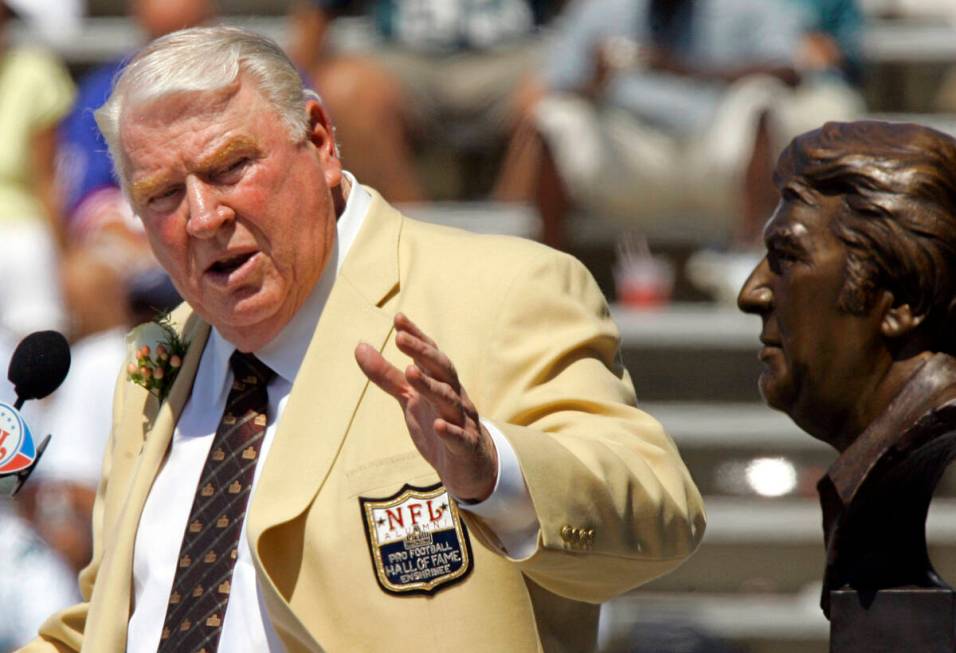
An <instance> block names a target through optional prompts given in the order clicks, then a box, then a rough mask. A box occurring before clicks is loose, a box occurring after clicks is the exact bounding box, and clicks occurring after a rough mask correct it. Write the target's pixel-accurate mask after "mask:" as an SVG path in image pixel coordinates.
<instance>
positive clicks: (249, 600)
mask: <svg viewBox="0 0 956 653" xmlns="http://www.w3.org/2000/svg"><path fill="white" fill-rule="evenodd" d="M98 120H99V123H100V126H101V128H102V130H103V133H104V135H105V136H106V138H107V141H108V142H109V144H110V147H111V151H112V153H113V156H114V158H115V161H116V165H117V168H118V171H119V175H120V178H121V179H122V182H123V185H124V190H125V191H126V192H127V194H128V196H129V197H130V200H131V203H132V205H133V206H134V207H135V209H136V213H137V214H138V215H139V216H140V218H141V219H142V221H143V224H144V226H145V229H146V232H147V234H148V236H149V240H150V243H151V245H152V248H153V251H154V252H155V254H156V257H157V258H158V260H159V261H160V262H161V263H162V265H163V266H164V267H165V268H166V269H167V270H168V271H169V273H170V275H171V277H172V279H173V280H174V282H175V284H176V287H177V288H178V289H179V291H180V292H181V294H182V295H183V297H184V298H185V299H186V300H187V305H184V306H183V307H182V308H181V309H180V310H179V311H177V312H176V313H175V314H174V315H173V318H172V319H173V323H174V327H171V328H174V329H175V332H170V331H161V332H160V333H161V334H162V333H165V334H166V335H165V337H161V338H160V340H162V341H163V347H162V348H159V347H152V348H151V349H147V347H151V344H150V342H149V341H148V340H147V341H146V342H145V345H144V346H139V344H140V343H141V342H143V340H142V339H141V340H139V341H138V342H137V343H136V345H134V348H135V350H136V351H135V354H134V355H135V357H136V359H137V363H134V364H133V365H132V367H131V369H130V374H129V378H127V377H126V376H125V375H124V377H123V378H122V379H121V380H120V381H119V383H118V387H117V392H116V408H115V420H114V432H113V436H112V441H111V444H110V447H109V453H108V459H107V461H106V462H105V465H104V477H103V482H102V483H101V485H100V491H99V495H98V498H97V507H96V510H95V513H94V514H95V525H94V529H95V533H96V538H95V541H96V544H95V554H94V558H93V561H92V563H91V564H90V566H89V567H88V568H87V569H85V570H84V572H83V573H82V574H81V588H82V590H83V592H84V596H85V598H86V603H83V604H81V605H78V606H75V607H73V608H71V609H69V610H67V611H65V612H63V613H61V614H59V615H57V616H56V617H54V618H53V619H51V620H50V621H48V622H47V623H46V624H45V626H44V628H43V629H42V630H41V634H40V638H39V639H38V640H36V641H35V642H34V643H32V644H31V645H30V646H29V647H28V650H37V651H44V650H45V651H53V650H58V651H62V650H76V649H79V648H81V647H82V648H83V650H87V651H119V650H130V651H141V650H143V651H145V650H156V648H157V646H158V647H159V650H161V651H200V650H205V651H214V650H217V648H218V649H220V650H224V651H265V650H273V651H279V650H288V651H350V652H351V651H420V650H422V648H424V647H431V648H436V649H441V650H460V651H466V650H482V651H540V650H544V651H559V650H562V651H563V650H568V651H585V650H591V649H592V648H593V647H594V639H595V637H594V636H595V629H596V622H597V616H598V605H597V604H598V603H599V602H601V601H604V600H606V599H608V598H609V597H611V596H614V595H615V594H618V593H620V592H623V591H625V590H627V589H630V588H632V587H635V586H636V585H638V584H640V583H642V582H644V581H646V580H649V579H651V578H653V577H655V576H657V575H660V574H662V573H665V572H667V571H668V570H670V569H673V568H674V567H675V566H677V565H678V564H680V562H681V561H682V560H683V559H685V558H686V557H687V556H688V555H689V554H690V553H691V552H692V551H693V549H694V547H695V546H696V544H697V543H698V542H699V540H700V537H701V535H702V532H703V527H704V521H703V513H702V509H701V502H700V496H699V494H698V492H697V490H696V488H695V487H694V484H693V482H692V481H691V479H690V477H689V475H688V473H687V470H686V468H685V467H684V465H683V463H682V462H681V461H680V458H679V456H678V454H677V451H676V449H675V447H674V445H673V443H672V442H671V441H670V439H669V438H668V437H667V436H666V435H665V434H664V432H663V431H662V430H661V428H660V426H659V424H657V423H656V422H655V421H654V420H653V419H652V418H650V417H649V416H647V415H645V414H644V413H642V412H640V411H638V410H637V409H636V408H635V407H634V402H635V399H634V394H633V390H632V387H631V383H630V380H629V378H628V376H627V373H626V371H625V370H624V369H623V368H622V367H621V363H620V358H619V356H618V351H617V344H618V340H617V334H616V330H615V328H614V326H613V324H612V323H611V322H610V320H609V319H608V314H607V308H606V306H605V303H604V300H603V298H602V297H601V295H600V293H599V292H598V290H597V288H596V286H595V284H594V282H593V280H592V279H591V277H590V275H588V273H587V272H586V271H585V270H584V269H583V267H582V266H581V265H580V264H579V263H577V262H576V261H574V260H573V259H571V258H568V257H566V256H564V255H561V254H558V253H556V252H553V251H551V250H548V249H545V248H543V247H541V246H538V245H535V244H533V243H528V242H525V241H520V240H513V239H507V238H497V237H479V236H473V235H466V234H463V233H459V232H456V231H453V230H448V229H443V228H439V227H434V226H429V225H424V224H420V223H416V222H414V221H411V220H408V219H406V218H404V217H403V216H401V215H400V214H398V213H397V212H396V211H394V210H393V209H392V208H390V207H389V206H388V205H387V204H386V203H385V202H384V201H383V200H382V199H381V198H380V197H379V196H378V195H377V194H376V193H375V192H374V191H372V190H371V189H368V188H366V187H363V186H361V185H360V184H359V183H357V182H356V180H355V179H354V178H353V177H352V176H351V175H350V174H349V173H347V172H345V171H343V169H342V166H341V163H340V161H339V159H338V155H337V152H336V147H335V140H334V135H333V131H332V127H331V125H330V124H329V121H328V118H327V117H326V114H325V112H324V110H323V108H322V106H321V105H320V103H319V102H318V101H317V99H316V98H315V97H314V96H313V95H311V94H310V93H308V92H305V91H303V89H302V86H301V83H300V80H299V77H298V75H297V74H296V71H295V69H294V68H293V67H292V66H291V65H290V64H289V62H288V60H287V59H286V58H285V56H284V55H283V54H282V53H281V52H280V51H279V50H278V48H277V47H276V46H275V45H274V44H273V43H271V42H270V41H268V40H266V39H263V38H261V37H258V36H256V35H253V34H250V33H248V32H244V31H241V30H236V29H230V28H205V29H204V28H197V29H191V30H185V31H182V32H177V33H174V34H171V35H169V36H167V37H164V38H162V39H160V40H158V41H156V42H154V43H152V44H151V45H149V46H147V48H145V49H144V50H143V51H142V52H141V53H140V54H139V55H137V57H136V58H135V59H134V60H133V61H132V62H131V63H130V65H129V66H128V67H127V68H126V70H125V71H124V73H123V75H122V76H121V77H120V78H119V80H118V81H117V84H116V88H115V89H114V92H113V94H112V96H111V98H110V100H109V101H108V103H107V104H106V105H105V106H104V107H103V108H102V109H101V110H100V111H99V115H98ZM406 315H408V316H414V319H415V322H412V320H411V319H410V318H409V317H406ZM426 334H427V335H426ZM360 343H361V344H360ZM439 343H440V344H439ZM150 352H155V353H156V355H155V358H152V357H151V356H152V355H151V353H150ZM180 354H181V359H180ZM251 354H254V356H253V355H251ZM137 364H139V367H137ZM230 366H231V367H232V371H230ZM157 373H158V374H157ZM177 373H178V374H177ZM173 374H177V375H176V377H175V381H173V382H172V383H171V384H170V383H169V377H170V376H171V375H173ZM369 379H371V380H372V381H373V382H374V383H369ZM134 381H138V382H139V383H142V384H143V385H145V386H146V387H145V388H144V387H140V385H139V384H138V383H136V382H134ZM147 388H149V390H147ZM466 388H467V393H466ZM396 400H397V401H396ZM253 490H254V491H253ZM250 495H252V496H251V499H250ZM247 502H248V510H247V509H246V505H247Z"/></svg>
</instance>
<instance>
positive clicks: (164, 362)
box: [126, 313, 189, 401]
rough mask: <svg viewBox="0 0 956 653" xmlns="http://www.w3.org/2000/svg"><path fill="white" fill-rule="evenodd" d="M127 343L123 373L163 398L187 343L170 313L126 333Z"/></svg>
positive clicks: (183, 354)
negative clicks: (125, 363) (127, 355)
mask: <svg viewBox="0 0 956 653" xmlns="http://www.w3.org/2000/svg"><path fill="white" fill-rule="evenodd" d="M126 345H127V351H128V352H129V354H130V358H131V359H132V360H131V361H130V363H129V365H127V367H126V376H127V377H128V378H129V380H130V381H132V382H133V383H135V384H137V385H141V386H143V387H144V388H146V389H147V390H149V391H150V392H151V393H152V394H153V395H155V396H156V397H158V398H159V400H160V401H162V400H163V399H165V398H166V395H167V394H168V393H169V388H170V387H172V385H173V381H175V380H176V375H177V374H178V373H179V368H180V367H182V364H183V357H184V356H185V355H186V348H187V347H188V346H189V343H187V342H184V341H183V339H182V338H180V337H179V334H178V333H176V329H175V328H173V325H172V322H171V321H170V318H169V313H163V314H161V315H160V316H159V317H157V318H156V319H155V320H154V321H152V322H147V323H146V324H142V325H140V326H138V327H136V328H135V329H133V330H132V331H131V332H130V334H129V335H128V336H127V337H126Z"/></svg>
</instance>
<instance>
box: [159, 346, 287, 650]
mask: <svg viewBox="0 0 956 653" xmlns="http://www.w3.org/2000/svg"><path fill="white" fill-rule="evenodd" d="M229 363H230V365H231V366H232V371H233V374H234V377H235V380H234V381H233V384H232V389H231V390H230V391H229V396H228V397H227V398H226V410H225V411H224V412H223V415H222V419H221V420H220V421H219V426H218V428H217V429H216V434H215V436H214V437H213V441H212V446H211V447H210V448H209V455H208V456H207V457H206V463H205V465H204V466H203V470H202V474H201V475H200V477H199V485H198V486H197V488H196V496H195V498H194V499H193V505H192V509H191V510H190V511H189V520H188V522H187V525H186V532H185V533H184V534H183V543H182V545H181V547H180V550H179V558H178V563H177V566H176V576H175V578H174V580H173V588H172V591H171V592H170V595H169V604H168V606H167V608H166V619H165V621H164V622H163V634H162V638H161V640H160V643H159V649H158V650H159V653H213V651H216V650H217V648H218V647H219V636H220V635H221V633H222V622H223V618H224V617H225V613H226V605H227V604H228V602H229V593H230V590H231V587H232V570H233V567H234V566H235V564H236V557H237V556H238V551H239V536H240V534H241V529H242V523H243V518H244V517H245V514H246V506H247V505H248V503H249V494H250V492H251V489H252V479H253V475H254V474H255V470H256V463H257V462H258V458H259V449H260V447H261V445H262V438H263V436H265V432H266V424H267V422H268V414H267V413H268V407H269V396H268V394H267V392H266V386H267V385H268V383H269V381H270V380H271V379H272V378H273V377H274V376H275V372H273V371H272V370H271V369H269V368H268V367H267V366H266V365H265V364H264V363H263V362H262V361H260V360H259V359H258V358H256V357H255V356H253V355H252V354H243V353H240V352H239V351H236V352H235V353H234V354H233V355H232V358H230V359H229Z"/></svg>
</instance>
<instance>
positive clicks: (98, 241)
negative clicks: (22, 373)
mask: <svg viewBox="0 0 956 653" xmlns="http://www.w3.org/2000/svg"><path fill="white" fill-rule="evenodd" d="M129 12H130V14H131V16H133V17H134V18H135V20H136V22H137V23H138V24H139V25H140V27H141V28H142V31H143V34H144V37H146V38H147V39H154V38H156V37H158V36H162V35H163V34H166V33H168V32H171V31H174V30H177V29H180V28H183V27H191V26H194V25H198V24H200V23H203V22H205V21H208V20H210V19H211V18H212V17H213V16H214V15H215V7H214V3H213V2H212V0H130V2H129ZM125 60H126V57H123V58H121V59H118V60H116V61H112V62H110V63H108V64H105V65H104V66H102V67H100V68H98V69H96V70H94V71H93V72H92V73H90V74H89V75H88V76H87V77H85V78H84V79H83V80H82V81H81V83H80V89H79V94H78V97H77V101H76V103H75V104H74V106H73V109H72V110H71V112H70V114H69V115H68V116H67V118H66V119H65V120H64V121H63V124H62V125H61V128H60V134H59V136H60V142H61V157H60V162H59V169H58V173H59V177H60V182H61V184H62V186H63V188H64V191H65V195H66V237H67V240H68V242H69V244H70V249H69V252H68V254H67V256H66V258H65V260H64V262H63V286H64V292H65V296H66V301H67V304H68V306H69V307H70V314H71V320H72V329H71V333H72V334H73V336H74V338H79V337H83V336H85V335H89V334H93V333H96V332H98V331H102V330H105V329H110V328H113V327H116V326H125V325H127V323H128V322H129V316H128V315H127V314H126V288H125V283H126V281H127V280H128V279H129V278H130V277H131V276H133V275H135V274H137V273H139V272H141V271H143V270H145V269H147V268H149V267H151V266H154V265H156V263H155V261H154V259H153V256H152V253H151V252H150V250H149V246H148V243H147V242H146V238H145V234H144V232H143V229H142V226H141V225H140V224H139V221H138V219H137V218H136V217H135V216H134V215H133V213H132V210H131V209H130V207H129V204H128V203H127V202H126V200H125V198H124V197H123V195H122V192H121V191H120V189H119V184H118V183H117V181H116V179H115V178H114V176H113V164H112V162H111V161H110V159H109V156H108V154H107V149H106V143H105V142H104V141H103V137H102V135H101V134H100V131H99V128H98V127H97V126H96V122H95V121H94V119H93V110H94V109H97V108H99V106H100V105H101V104H103V102H105V101H106V98H107V96H108V95H109V91H110V88H111V86H112V83H113V78H114V77H115V76H116V74H117V73H118V72H119V71H120V69H122V67H123V66H124V65H125Z"/></svg>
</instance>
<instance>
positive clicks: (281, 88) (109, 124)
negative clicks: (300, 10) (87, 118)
mask: <svg viewBox="0 0 956 653" xmlns="http://www.w3.org/2000/svg"><path fill="white" fill-rule="evenodd" d="M240 73H245V74H247V75H249V76H250V77H251V78H252V79H253V80H254V81H255V83H256V86H257V88H258V90H259V92H260V93H261V94H262V97H263V98H264V99H265V100H266V101H267V102H269V104H271V105H272V107H273V108H274V109H275V111H276V112H277V113H278V114H279V116H280V118H281V119H282V121H283V122H284V123H285V125H286V128H287V129H288V131H289V136H290V137H291V138H292V140H293V141H294V142H296V143H299V142H302V141H303V140H304V139H305V138H306V135H307V133H308V130H309V119H308V116H307V114H306V112H305V103H306V102H307V101H308V100H310V99H315V100H319V96H318V94H316V93H315V91H312V90H310V89H306V88H303V86H302V79H301V78H300V77H299V73H298V71H297V70H296V68H295V66H294V65H293V64H292V62H291V61H289V59H288V57H286V55H285V53H284V52H283V51H282V49H281V48H280V47H279V46H278V45H277V44H276V43H275V42H274V41H272V40H271V39H269V38H267V37H265V36H262V35H261V34H256V33H255V32H251V31H249V30H245V29H240V28H238V27H225V26H217V27H192V28H189V29H184V30H179V31H178V32H173V33H171V34H167V35H166V36H163V37H161V38H158V39H156V40H155V41H153V42H152V43H150V44H149V45H147V46H146V47H144V48H143V49H142V50H140V51H139V52H138V53H137V54H136V55H135V56H134V57H133V58H132V60H131V61H130V62H129V64H128V65H127V66H126V67H125V68H124V69H123V70H122V72H121V73H120V74H119V75H118V76H117V78H116V81H115V82H114V85H113V91H112V93H111V94H110V97H109V99H107V100H106V103H105V104H103V106H102V107H100V108H99V109H97V110H96V114H95V115H96V123H97V124H98V125H99V127H100V131H101V132H103V137H104V138H105V139H106V144H107V146H108V147H109V151H110V156H111V157H112V159H113V165H114V166H115V168H116V174H117V176H118V177H119V180H120V184H121V185H122V186H123V187H124V189H125V187H126V181H127V180H126V174H125V172H126V171H125V161H124V158H123V155H122V149H121V144H120V137H119V130H120V121H121V120H122V117H123V113H124V111H125V110H126V109H127V108H129V107H131V106H136V105H140V104H144V103H146V102H150V101H153V100H157V99H159V98H161V97H163V96H166V95H171V94H174V93H190V92H204V91H205V92H208V91H217V90H220V89H223V88H225V87H227V86H229V85H231V84H233V83H235V82H236V80H237V78H238V77H239V74H240Z"/></svg>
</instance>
